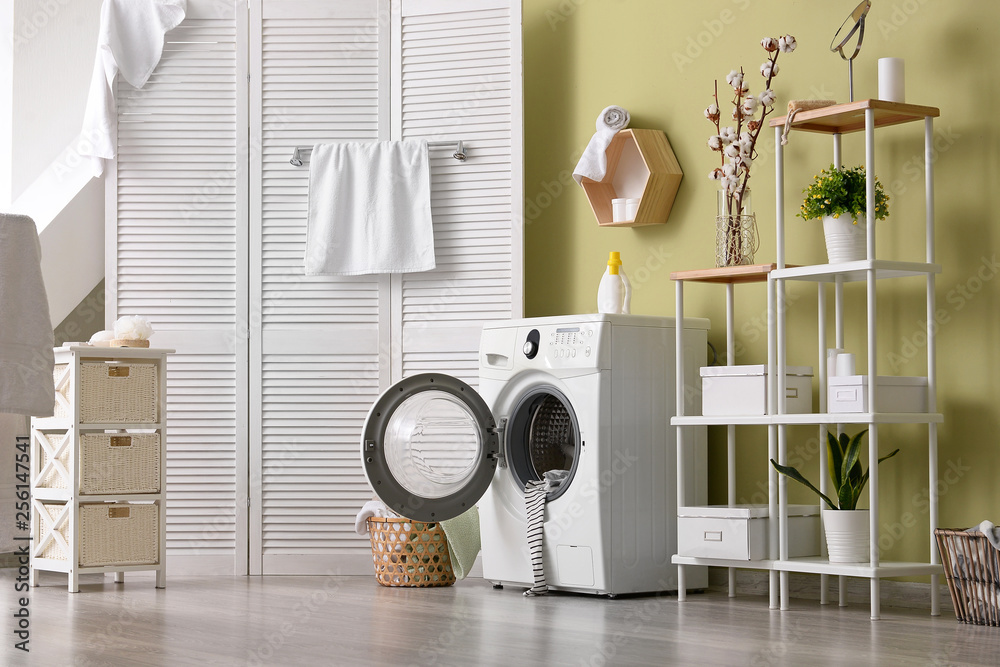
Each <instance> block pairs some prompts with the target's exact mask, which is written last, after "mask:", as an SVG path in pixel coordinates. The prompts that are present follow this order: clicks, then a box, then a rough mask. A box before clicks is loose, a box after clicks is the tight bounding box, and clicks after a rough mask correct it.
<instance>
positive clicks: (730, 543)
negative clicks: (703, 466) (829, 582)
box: [677, 505, 820, 561]
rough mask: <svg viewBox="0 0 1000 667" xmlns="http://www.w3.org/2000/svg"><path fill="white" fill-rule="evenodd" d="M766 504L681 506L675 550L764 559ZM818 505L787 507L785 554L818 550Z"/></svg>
mask: <svg viewBox="0 0 1000 667" xmlns="http://www.w3.org/2000/svg"><path fill="white" fill-rule="evenodd" d="M767 514H768V507H767V505H736V506H733V507H728V506H725V505H711V506H707V507H681V508H680V509H679V510H678V511H677V553H678V555H680V556H688V557H693V558H726V559H731V560H747V561H753V560H766V559H767V558H768V554H767V522H768V517H767ZM819 545H820V527H819V506H818V505H789V506H788V557H789V558H798V557H801V556H818V555H819V553H820V551H819V550H820V546H819Z"/></svg>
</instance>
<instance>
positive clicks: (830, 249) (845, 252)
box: [823, 215, 868, 264]
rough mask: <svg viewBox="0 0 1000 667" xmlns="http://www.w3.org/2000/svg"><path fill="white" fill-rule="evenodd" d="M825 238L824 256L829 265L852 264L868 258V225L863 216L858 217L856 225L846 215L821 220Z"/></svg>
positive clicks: (826, 217)
mask: <svg viewBox="0 0 1000 667" xmlns="http://www.w3.org/2000/svg"><path fill="white" fill-rule="evenodd" d="M823 234H824V235H825V236H826V255H827V257H828V258H829V260H830V263H831V264H837V263H840V262H854V261H857V260H859V259H865V258H867V257H868V225H867V224H866V223H865V216H864V215H860V216H858V220H857V224H854V219H853V218H849V217H847V216H846V215H841V216H840V217H839V218H834V217H833V216H830V215H828V216H825V217H824V218H823Z"/></svg>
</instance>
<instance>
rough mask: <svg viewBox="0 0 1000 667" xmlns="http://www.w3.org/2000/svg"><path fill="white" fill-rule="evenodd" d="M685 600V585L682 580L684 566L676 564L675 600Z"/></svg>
mask: <svg viewBox="0 0 1000 667" xmlns="http://www.w3.org/2000/svg"><path fill="white" fill-rule="evenodd" d="M685 600H687V586H686V585H685V581H684V566H683V565H678V566H677V601H678V602H684V601H685Z"/></svg>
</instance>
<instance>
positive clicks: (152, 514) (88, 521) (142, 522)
mask: <svg viewBox="0 0 1000 667" xmlns="http://www.w3.org/2000/svg"><path fill="white" fill-rule="evenodd" d="M42 507H43V509H44V510H45V512H44V513H40V514H39V516H38V518H39V520H40V526H39V533H38V535H37V537H36V539H42V540H44V539H45V538H46V536H47V535H48V534H49V533H50V532H51V531H52V529H53V527H54V526H55V525H56V523H57V522H58V523H59V527H58V528H57V529H56V530H55V532H56V533H58V534H59V535H61V536H62V539H58V538H54V539H52V540H50V541H49V543H48V545H47V546H46V547H45V549H44V551H43V552H42V553H41V554H40V556H41V557H42V558H51V559H53V560H61V561H69V560H70V557H71V554H72V551H71V550H72V548H73V546H72V545H73V538H74V535H73V532H74V531H73V526H72V523H73V521H72V516H69V517H67V518H65V519H63V520H61V521H60V517H62V516H63V511H64V509H65V508H66V505H59V504H55V503H52V504H44V505H43V506H42ZM69 513H70V515H71V514H72V508H70V509H69ZM159 520H160V515H159V507H157V506H156V505H154V504H152V503H139V504H136V503H84V504H81V505H80V526H79V530H77V531H76V533H77V537H78V539H79V540H80V563H79V565H80V567H103V566H114V565H156V564H158V563H159V562H160V558H159V551H160V550H159V544H160V522H159Z"/></svg>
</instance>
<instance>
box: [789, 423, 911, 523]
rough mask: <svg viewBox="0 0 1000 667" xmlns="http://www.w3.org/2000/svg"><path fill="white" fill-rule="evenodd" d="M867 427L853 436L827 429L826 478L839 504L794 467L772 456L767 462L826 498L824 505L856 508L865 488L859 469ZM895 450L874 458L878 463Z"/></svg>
mask: <svg viewBox="0 0 1000 667" xmlns="http://www.w3.org/2000/svg"><path fill="white" fill-rule="evenodd" d="M867 432H868V429H865V430H864V431H861V432H860V433H858V434H857V435H855V436H854V437H848V435H847V434H846V433H841V434H840V438H839V439H838V438H837V437H836V436H834V435H833V434H832V433H829V432H827V434H826V436H827V443H826V444H827V452H826V453H827V461H828V462H829V465H828V466H827V467H828V468H829V469H830V478H831V479H832V480H833V488H834V489H835V490H836V492H837V500H838V501H839V505H840V506H839V507H838V506H837V505H835V504H834V502H833V501H832V500H830V498H829V497H827V495H826V494H825V493H823V492H822V491H820V490H819V489H817V488H816V487H815V486H813V485H812V484H811V483H810V482H809V480H807V479H806V478H805V477H803V476H802V473H800V472H799V471H798V470H796V469H795V468H793V467H791V466H783V465H781V464H779V463H778V462H777V461H775V460H774V459H771V465H773V466H774V469H775V470H777V471H778V472H780V473H781V474H782V475H786V476H788V477H791V478H792V479H794V480H795V481H796V482H799V483H800V484H804V485H806V486H807V487H809V488H810V489H812V490H813V491H815V492H816V493H818V494H819V497H820V498H822V499H823V500H824V501H826V504H827V505H829V506H830V509H834V510H836V509H842V510H853V509H857V506H858V499H859V498H860V497H861V491H862V489H864V488H865V484H867V483H868V473H869V471H868V470H866V471H865V472H864V473H862V472H861V461H860V453H861V438H862V437H864V435H865V433H867ZM898 453H899V449H895V450H893V451H892V452H891V453H889V454H887V455H886V456H883V457H882V458H880V459H879V460H878V462H879V463H882V461H885V460H886V459H890V458H892V457H893V456H895V455H896V454H898Z"/></svg>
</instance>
